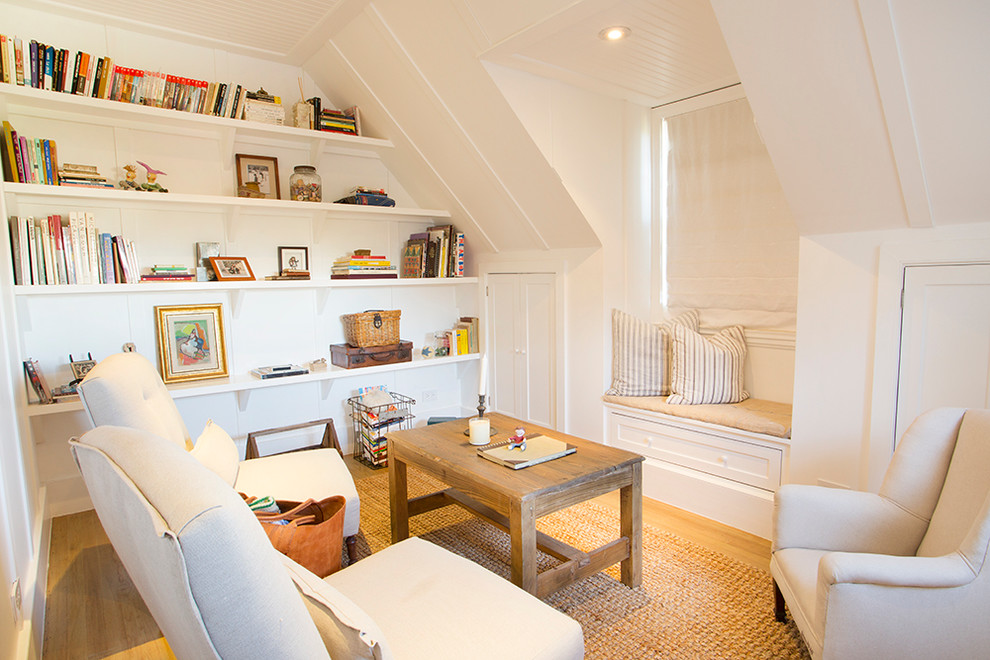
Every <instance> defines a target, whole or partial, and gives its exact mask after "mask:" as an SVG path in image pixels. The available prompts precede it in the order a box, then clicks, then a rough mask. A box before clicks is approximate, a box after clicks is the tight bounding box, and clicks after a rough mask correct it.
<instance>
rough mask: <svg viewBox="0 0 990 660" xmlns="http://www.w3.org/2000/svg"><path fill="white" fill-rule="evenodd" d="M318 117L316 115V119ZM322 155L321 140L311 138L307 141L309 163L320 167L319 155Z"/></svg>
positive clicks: (317, 167)
mask: <svg viewBox="0 0 990 660" xmlns="http://www.w3.org/2000/svg"><path fill="white" fill-rule="evenodd" d="M318 120H319V117H317V121H318ZM322 155H323V140H313V141H312V142H310V143H309V164H310V165H312V166H313V167H315V168H316V169H320V156H322Z"/></svg>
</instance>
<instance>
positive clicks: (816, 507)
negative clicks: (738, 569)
mask: <svg viewBox="0 0 990 660" xmlns="http://www.w3.org/2000/svg"><path fill="white" fill-rule="evenodd" d="M927 528H928V524H927V521H925V520H921V519H920V518H918V517H917V516H914V515H913V514H911V513H909V512H908V511H905V510H904V509H902V508H901V507H899V506H897V504H895V503H894V502H892V501H890V500H888V499H886V498H883V497H881V496H879V495H877V494H875V493H864V492H860V491H852V490H842V489H838V488H824V487H821V486H802V485H797V484H788V485H785V486H781V487H780V489H779V490H778V491H777V494H776V497H775V498H774V533H773V536H774V539H773V550H774V552H776V551H777V550H781V549H783V548H813V549H818V550H829V551H837V552H875V553H881V554H889V555H911V554H914V553H915V552H916V551H917V549H918V544H919V543H920V542H921V538H922V536H924V533H925V530H926V529H927Z"/></svg>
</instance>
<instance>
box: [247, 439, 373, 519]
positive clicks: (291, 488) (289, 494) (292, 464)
mask: <svg viewBox="0 0 990 660" xmlns="http://www.w3.org/2000/svg"><path fill="white" fill-rule="evenodd" d="M234 488H235V489H237V490H238V491H240V492H242V493H246V494H248V495H255V496H257V497H264V496H265V495H271V496H272V497H274V498H275V499H277V500H294V501H297V502H302V501H304V500H306V499H308V498H310V497H312V498H313V499H314V500H322V499H324V498H327V497H331V496H333V495H343V496H344V499H345V500H347V506H346V509H345V511H344V536H345V537H347V536H353V535H354V534H357V532H358V527H359V524H360V522H361V501H360V499H359V498H358V493H357V488H355V487H354V478H353V477H351V473H350V471H349V470H348V469H347V465H345V464H344V460H343V459H342V458H341V457H340V454H339V453H337V450H336V449H308V450H306V451H300V452H292V453H289V454H276V455H274V456H262V457H261V458H252V459H250V460H247V461H241V463H240V465H239V466H238V471H237V481H235V482H234Z"/></svg>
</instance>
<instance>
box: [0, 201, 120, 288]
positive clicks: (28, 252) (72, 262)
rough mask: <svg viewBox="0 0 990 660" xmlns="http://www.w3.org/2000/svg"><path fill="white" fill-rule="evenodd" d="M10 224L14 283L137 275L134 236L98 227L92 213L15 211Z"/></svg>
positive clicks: (105, 281) (94, 281)
mask: <svg viewBox="0 0 990 660" xmlns="http://www.w3.org/2000/svg"><path fill="white" fill-rule="evenodd" d="M9 224H10V246H11V252H12V257H13V265H14V283H15V284H18V285H27V284H39V285H56V284H114V283H129V282H138V281H140V271H139V268H138V257H137V252H136V250H135V247H134V242H133V241H129V240H125V239H124V237H123V236H115V235H112V234H109V233H106V232H100V231H99V229H97V228H96V223H95V219H94V217H93V214H92V213H88V212H76V211H73V212H71V213H69V214H67V215H59V214H53V215H49V216H48V217H38V218H35V217H33V216H27V217H21V216H16V215H14V216H11V217H10V219H9Z"/></svg>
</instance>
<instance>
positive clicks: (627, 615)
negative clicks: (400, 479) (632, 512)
mask: <svg viewBox="0 0 990 660" xmlns="http://www.w3.org/2000/svg"><path fill="white" fill-rule="evenodd" d="M408 476H409V494H410V496H415V495H421V494H425V493H430V492H433V491H436V490H440V489H441V488H443V487H444V486H443V484H441V483H440V482H439V481H436V480H434V479H432V478H431V477H428V476H426V475H425V474H423V473H422V472H420V471H418V470H416V469H414V468H409V474H408ZM357 489H358V493H359V494H360V496H361V534H360V536H359V538H358V552H359V556H367V555H368V554H370V553H371V552H375V551H378V550H381V549H382V548H384V547H386V546H387V545H388V544H389V543H390V540H391V531H390V527H389V505H388V475H386V474H380V475H375V476H372V477H367V478H364V479H359V480H358V481H357ZM537 528H538V529H540V531H543V532H545V533H547V534H549V535H550V536H552V537H554V538H556V539H559V540H561V541H564V542H565V543H568V544H569V545H572V546H574V547H576V548H579V549H581V550H593V549H595V548H597V547H599V546H601V545H604V544H605V543H607V542H609V541H611V540H613V539H615V538H616V537H617V536H618V535H619V515H618V512H617V511H614V510H613V509H611V508H609V507H606V506H602V505H600V504H597V503H594V502H585V503H582V504H578V505H576V506H573V507H570V508H568V509H564V510H563V511H559V512H557V513H555V514H551V515H549V516H545V517H543V518H540V519H539V520H538V521H537ZM409 529H410V533H411V534H413V535H415V536H422V537H423V538H425V539H427V540H429V541H432V542H433V543H436V544H438V545H440V546H443V547H444V548H447V549H448V550H451V551H452V552H456V553H457V554H459V555H462V556H464V557H467V558H468V559H470V560H472V561H474V562H477V563H478V564H481V565H482V566H484V567H485V568H488V569H489V570H491V571H493V572H494V573H496V574H498V575H501V576H502V577H504V578H506V579H508V576H509V558H510V552H509V535H508V534H506V533H504V532H502V531H501V530H499V529H498V528H496V527H494V526H492V525H490V524H488V523H487V522H485V521H483V520H481V519H479V518H476V517H475V516H473V515H471V514H470V513H468V512H466V511H464V510H463V509H462V508H461V507H458V506H448V507H444V508H442V509H437V510H435V511H431V512H429V513H425V514H422V515H419V516H415V517H413V518H411V519H410V521H409ZM538 554H539V566H540V570H541V571H542V570H544V569H546V568H550V567H552V566H555V565H556V564H557V563H558V560H557V559H555V558H553V557H551V556H549V555H546V554H544V553H542V552H540V553H538ZM545 601H546V602H547V603H548V604H550V605H551V606H553V607H555V608H557V609H558V610H560V611H561V612H564V613H566V614H567V615H569V616H571V617H572V618H574V619H576V620H577V621H578V622H579V623H580V624H581V627H582V628H583V630H584V640H585V657H586V658H589V659H594V658H601V659H602V660H605V659H608V660H618V659H629V660H641V659H645V658H665V659H667V658H671V659H678V658H685V659H686V658H692V659H694V658H727V659H728V658H731V659H737V658H761V659H767V660H770V659H773V660H777V659H783V658H809V657H810V656H809V655H808V651H807V649H806V648H805V645H804V643H803V641H802V640H801V635H800V633H799V632H798V630H797V628H796V627H795V626H794V623H793V622H792V621H790V620H788V623H787V624H786V625H785V624H780V623H777V622H776V621H775V620H774V616H773V592H772V589H771V586H770V574H769V573H767V572H766V571H761V570H759V569H756V568H753V567H751V566H749V565H747V564H744V563H742V562H739V561H736V560H734V559H732V558H729V557H726V556H724V555H721V554H719V553H717V552H714V551H711V550H708V549H706V548H704V547H702V546H700V545H697V544H695V543H692V542H690V541H687V540H685V539H682V538H680V537H678V536H675V535H674V534H671V533H669V532H666V531H664V530H662V529H658V528H656V527H651V526H649V525H645V524H644V525H643V584H642V586H641V587H639V588H637V589H630V588H628V587H626V586H625V585H624V584H622V582H620V581H619V566H618V565H615V566H612V567H610V568H608V569H607V570H605V571H603V572H601V573H597V574H596V575H593V576H591V577H588V578H586V579H584V580H582V581H580V582H577V583H575V584H572V585H570V586H568V587H566V588H564V589H561V590H560V591H557V592H556V593H554V594H551V595H550V596H549V597H547V598H546V599H545Z"/></svg>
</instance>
